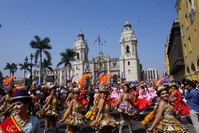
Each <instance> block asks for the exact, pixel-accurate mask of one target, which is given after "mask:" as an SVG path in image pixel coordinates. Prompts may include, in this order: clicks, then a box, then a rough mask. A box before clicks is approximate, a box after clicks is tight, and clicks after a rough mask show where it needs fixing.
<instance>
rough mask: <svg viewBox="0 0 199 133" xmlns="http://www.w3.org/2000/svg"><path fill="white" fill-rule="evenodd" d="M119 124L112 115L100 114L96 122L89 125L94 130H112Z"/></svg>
mask: <svg viewBox="0 0 199 133" xmlns="http://www.w3.org/2000/svg"><path fill="white" fill-rule="evenodd" d="M119 125H120V122H118V121H117V120H116V119H115V118H114V117H112V116H110V115H108V114H101V115H100V118H99V120H98V122H97V123H96V124H95V125H92V124H91V127H92V128H93V129H94V130H96V131H103V130H112V129H114V128H116V127H118V126H119Z"/></svg>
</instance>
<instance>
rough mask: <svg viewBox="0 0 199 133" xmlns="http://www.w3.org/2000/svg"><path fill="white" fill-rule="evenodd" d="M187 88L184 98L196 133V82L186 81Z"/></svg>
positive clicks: (198, 124) (198, 95) (198, 123)
mask: <svg viewBox="0 0 199 133" xmlns="http://www.w3.org/2000/svg"><path fill="white" fill-rule="evenodd" d="M187 90H188V91H187V92H186V94H185V99H186V100H188V105H189V107H190V118H191V120H192V123H193V126H194V128H195V130H196V133H199V90H198V89H196V84H195V83H194V82H192V81H188V82H187Z"/></svg>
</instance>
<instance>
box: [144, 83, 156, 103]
mask: <svg viewBox="0 0 199 133" xmlns="http://www.w3.org/2000/svg"><path fill="white" fill-rule="evenodd" d="M146 89H147V92H146V95H147V101H150V102H152V100H153V99H154V98H156V97H157V92H156V90H155V89H154V86H153V85H152V83H149V84H148V85H147V87H146Z"/></svg>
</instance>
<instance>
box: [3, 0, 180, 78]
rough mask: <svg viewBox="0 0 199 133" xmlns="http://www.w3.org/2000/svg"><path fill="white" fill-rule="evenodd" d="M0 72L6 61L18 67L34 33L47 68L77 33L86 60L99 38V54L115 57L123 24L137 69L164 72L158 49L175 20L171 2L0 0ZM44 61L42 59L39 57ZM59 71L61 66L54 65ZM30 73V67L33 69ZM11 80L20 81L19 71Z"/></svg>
mask: <svg viewBox="0 0 199 133" xmlns="http://www.w3.org/2000/svg"><path fill="white" fill-rule="evenodd" d="M0 2H1V3H0V24H1V27H0V50H1V56H0V71H1V72H2V73H3V76H6V75H8V74H9V71H8V70H3V69H4V67H5V66H6V63H16V64H19V63H23V62H24V59H25V57H26V56H28V57H29V55H30V53H34V52H35V50H34V49H31V48H30V45H29V43H30V41H31V40H33V39H34V36H35V35H38V36H39V37H41V39H43V38H45V37H49V38H50V41H51V42H50V44H51V46H52V48H53V49H52V50H50V51H49V52H50V53H51V55H52V63H53V65H52V67H53V68H55V67H56V65H57V63H58V62H59V61H60V60H61V56H60V53H61V52H64V51H65V49H66V48H73V47H74V42H75V40H76V39H77V35H78V33H79V32H80V31H82V32H83V33H84V36H85V39H86V40H87V42H88V46H89V49H90V50H89V60H91V59H92V57H96V56H98V54H99V46H98V44H97V43H94V42H95V40H96V39H97V37H98V35H99V34H100V36H101V38H102V40H104V41H106V43H104V45H102V46H100V50H101V51H102V52H103V53H104V55H109V56H110V57H111V58H117V57H119V56H120V53H121V51H120V44H119V39H120V35H121V31H122V30H123V25H124V24H125V22H126V20H128V21H129V22H130V23H131V25H132V28H133V31H134V33H135V35H136V37H137V39H138V44H137V50H138V51H137V52H138V58H139V59H140V62H141V64H142V65H143V69H144V70H145V69H148V68H154V69H157V70H158V72H159V75H160V76H161V75H162V73H163V70H164V60H165V58H164V45H165V43H166V39H167V36H168V34H169V33H170V29H171V26H172V24H173V21H174V20H175V19H176V18H177V14H176V12H175V3H176V2H175V0H56V1H55V0H32V1H30V0H29V1H28V0H1V1H0ZM44 58H45V57H44ZM60 67H63V66H60ZM34 69H35V68H34ZM15 76H16V77H23V71H20V70H19V68H18V70H17V72H16V74H15Z"/></svg>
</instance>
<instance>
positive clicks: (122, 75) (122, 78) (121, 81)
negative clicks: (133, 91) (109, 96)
mask: <svg viewBox="0 0 199 133" xmlns="http://www.w3.org/2000/svg"><path fill="white" fill-rule="evenodd" d="M125 81H126V78H125V76H124V71H123V72H122V74H121V76H120V84H123V83H124V82H125Z"/></svg>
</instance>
